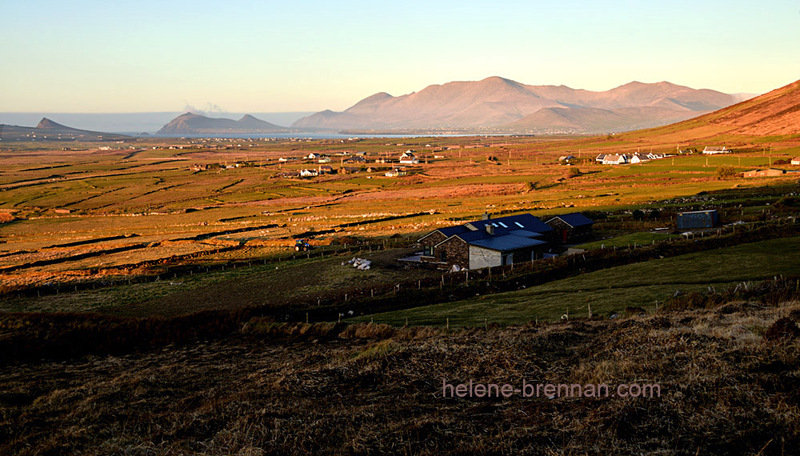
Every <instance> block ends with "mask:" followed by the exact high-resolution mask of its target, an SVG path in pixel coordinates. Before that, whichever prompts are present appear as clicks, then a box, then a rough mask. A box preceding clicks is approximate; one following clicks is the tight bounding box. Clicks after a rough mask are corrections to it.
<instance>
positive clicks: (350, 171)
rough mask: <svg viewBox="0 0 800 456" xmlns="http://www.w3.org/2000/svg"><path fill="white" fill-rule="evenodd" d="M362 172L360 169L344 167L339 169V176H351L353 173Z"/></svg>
mask: <svg viewBox="0 0 800 456" xmlns="http://www.w3.org/2000/svg"><path fill="white" fill-rule="evenodd" d="M363 171H364V170H363V169H362V168H359V167H357V166H345V167H342V168H339V174H353V173H360V172H363Z"/></svg>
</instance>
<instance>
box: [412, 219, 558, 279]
mask: <svg viewBox="0 0 800 456" xmlns="http://www.w3.org/2000/svg"><path fill="white" fill-rule="evenodd" d="M553 233H554V230H553V228H551V227H550V226H548V225H547V224H546V223H544V222H542V221H541V220H539V219H538V218H536V217H534V216H533V215H531V214H520V215H512V216H507V217H500V218H497V219H492V218H491V217H490V216H489V215H488V214H484V217H483V219H482V220H478V221H474V222H469V223H466V224H464V225H458V226H451V227H447V228H439V229H436V230H434V231H432V232H430V233H428V234H426V235H425V236H423V237H421V238H420V239H419V241H418V243H419V244H420V245H421V246H422V247H423V249H424V251H423V255H422V258H421V260H422V261H423V262H433V263H444V264H447V265H451V266H453V265H457V266H459V267H460V268H468V269H480V268H485V267H493V266H501V265H509V264H513V263H519V262H527V261H533V260H537V259H541V258H543V256H544V251H545V249H546V248H547V247H548V245H549V241H550V240H551V238H552V235H553Z"/></svg>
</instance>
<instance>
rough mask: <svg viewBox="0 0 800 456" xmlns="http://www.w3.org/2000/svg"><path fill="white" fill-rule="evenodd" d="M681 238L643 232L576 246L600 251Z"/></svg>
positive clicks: (667, 234)
mask: <svg viewBox="0 0 800 456" xmlns="http://www.w3.org/2000/svg"><path fill="white" fill-rule="evenodd" d="M679 238H680V235H677V234H670V233H651V232H643V233H632V234H626V235H624V236H617V237H614V238H611V239H603V240H601V241H593V242H587V243H585V244H579V245H576V246H575V247H577V248H581V249H599V248H603V247H604V246H605V248H612V247H632V246H634V245H646V244H653V243H656V242H663V241H666V240H669V239H679Z"/></svg>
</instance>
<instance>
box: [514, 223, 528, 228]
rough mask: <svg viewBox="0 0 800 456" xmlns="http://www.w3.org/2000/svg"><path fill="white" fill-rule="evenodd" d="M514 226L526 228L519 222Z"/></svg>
mask: <svg viewBox="0 0 800 456" xmlns="http://www.w3.org/2000/svg"><path fill="white" fill-rule="evenodd" d="M514 224H515V225H517V226H518V227H520V228H525V226H524V225H523V224H521V223H519V222H514Z"/></svg>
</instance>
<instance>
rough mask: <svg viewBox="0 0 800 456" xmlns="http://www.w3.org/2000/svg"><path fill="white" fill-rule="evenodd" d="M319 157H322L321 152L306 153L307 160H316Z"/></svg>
mask: <svg viewBox="0 0 800 456" xmlns="http://www.w3.org/2000/svg"><path fill="white" fill-rule="evenodd" d="M319 157H322V154H318V153H316V152H311V153H310V154H308V157H306V158H308V159H309V160H318V159H319Z"/></svg>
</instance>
